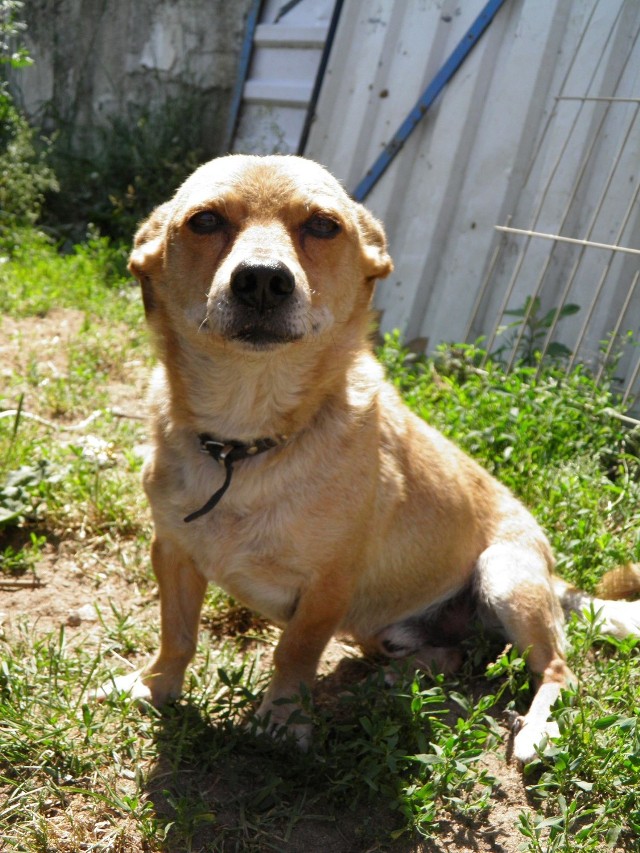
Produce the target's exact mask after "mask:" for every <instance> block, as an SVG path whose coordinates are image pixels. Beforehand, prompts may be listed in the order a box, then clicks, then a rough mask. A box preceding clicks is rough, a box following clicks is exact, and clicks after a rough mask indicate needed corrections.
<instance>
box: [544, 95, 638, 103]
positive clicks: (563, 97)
mask: <svg viewBox="0 0 640 853" xmlns="http://www.w3.org/2000/svg"><path fill="white" fill-rule="evenodd" d="M555 99H556V101H604V102H605V103H607V104H640V98H606V97H595V96H593V97H592V96H591V95H556V96H555Z"/></svg>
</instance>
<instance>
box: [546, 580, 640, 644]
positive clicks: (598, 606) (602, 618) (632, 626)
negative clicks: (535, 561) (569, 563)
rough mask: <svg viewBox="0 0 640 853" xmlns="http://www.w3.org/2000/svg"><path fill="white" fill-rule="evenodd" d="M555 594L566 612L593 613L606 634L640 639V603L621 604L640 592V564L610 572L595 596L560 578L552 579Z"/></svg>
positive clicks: (619, 637)
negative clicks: (624, 599) (623, 599)
mask: <svg viewBox="0 0 640 853" xmlns="http://www.w3.org/2000/svg"><path fill="white" fill-rule="evenodd" d="M553 583H554V588H555V591H556V595H557V596H558V598H559V599H560V603H561V604H562V608H563V610H564V611H565V613H572V612H573V613H579V614H580V615H584V613H585V612H589V611H591V610H593V612H594V613H595V615H596V620H597V623H598V625H599V626H600V628H601V630H602V632H603V633H604V634H610V635H611V636H613V637H617V638H618V639H622V638H623V637H628V636H629V635H630V634H633V635H637V636H640V601H618V600H617V599H621V598H631V597H633V596H635V595H638V593H640V564H637V563H629V564H627V565H626V566H622V567H620V568H619V569H613V571H611V572H607V574H606V575H604V577H603V578H602V580H601V581H600V583H599V584H598V587H597V591H596V596H591V595H587V593H586V592H582V591H581V590H579V589H576V588H575V587H573V586H571V584H568V583H567V582H566V581H563V580H562V579H561V578H558V577H554V579H553Z"/></svg>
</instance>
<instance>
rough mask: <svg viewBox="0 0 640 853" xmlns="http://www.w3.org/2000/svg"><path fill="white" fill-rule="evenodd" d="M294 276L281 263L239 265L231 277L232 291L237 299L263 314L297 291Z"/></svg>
mask: <svg viewBox="0 0 640 853" xmlns="http://www.w3.org/2000/svg"><path fill="white" fill-rule="evenodd" d="M295 286H296V283H295V279H294V277H293V274H292V273H291V271H290V270H289V268H288V267H286V266H285V265H284V264H283V263H281V262H280V261H274V262H273V263H270V264H269V263H265V264H250V263H242V264H239V265H238V266H237V267H236V269H235V270H234V271H233V274H232V275H231V290H232V291H233V293H234V295H235V296H236V298H237V299H238V300H239V301H240V302H241V303H242V304H243V305H247V306H248V307H250V308H255V310H256V311H258V312H260V313H262V312H264V311H268V310H270V309H271V308H277V307H278V306H279V305H280V304H281V303H282V302H284V301H285V300H286V299H288V298H289V297H290V296H291V294H292V293H293V291H294V289H295Z"/></svg>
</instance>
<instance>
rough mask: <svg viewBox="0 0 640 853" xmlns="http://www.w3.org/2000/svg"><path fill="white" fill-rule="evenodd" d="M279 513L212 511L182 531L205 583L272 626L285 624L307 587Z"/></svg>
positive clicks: (273, 511)
mask: <svg viewBox="0 0 640 853" xmlns="http://www.w3.org/2000/svg"><path fill="white" fill-rule="evenodd" d="M277 516H278V513H277V510H274V509H271V510H264V511H262V512H256V513H254V514H252V515H251V516H244V517H241V516H236V515H234V513H232V512H230V511H228V510H222V509H220V510H218V511H216V510H214V511H213V512H212V513H211V514H210V516H208V517H205V518H203V519H202V520H201V521H199V522H196V523H195V524H194V525H193V528H196V524H197V529H191V530H187V531H184V533H183V537H184V540H183V543H184V545H185V546H186V548H187V550H188V551H189V553H190V554H191V556H192V557H193V559H194V560H195V562H196V565H197V567H198V570H199V571H200V572H201V573H202V575H203V576H204V577H206V578H207V580H209V581H211V582H212V583H215V584H216V585H217V586H219V587H221V588H222V589H224V590H225V591H226V592H228V593H229V594H230V595H232V596H233V597H234V598H236V599H237V600H238V601H240V602H242V603H243V604H245V605H247V606H248V607H250V608H252V609H254V610H256V611H258V612H260V613H261V614H263V615H265V616H267V617H268V618H269V619H271V620H273V621H274V622H277V623H280V624H284V623H285V622H287V621H288V620H289V619H290V617H291V615H292V613H293V611H294V609H295V605H296V602H297V600H298V598H299V595H300V590H301V588H302V587H303V585H304V584H305V580H306V575H305V571H304V566H303V565H302V564H301V563H300V561H298V560H296V558H295V557H294V555H293V554H292V553H291V550H290V547H288V546H287V543H286V536H285V535H284V531H283V529H282V525H281V524H280V522H279V519H278V517H277Z"/></svg>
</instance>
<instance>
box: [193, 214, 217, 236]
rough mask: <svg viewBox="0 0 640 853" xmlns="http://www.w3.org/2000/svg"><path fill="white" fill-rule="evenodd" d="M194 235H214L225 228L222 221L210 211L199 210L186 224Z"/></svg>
mask: <svg viewBox="0 0 640 853" xmlns="http://www.w3.org/2000/svg"><path fill="white" fill-rule="evenodd" d="M187 224H188V225H189V228H190V229H191V230H192V231H193V232H194V233H195V234H214V233H215V232H216V231H221V230H222V229H223V228H224V226H225V221H224V219H223V218H222V217H221V216H219V215H218V214H217V213H214V212H213V211H212V210H201V211H200V213H196V214H194V215H193V216H192V217H191V219H190V220H189V222H188V223H187Z"/></svg>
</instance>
